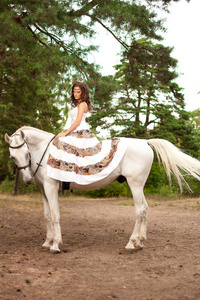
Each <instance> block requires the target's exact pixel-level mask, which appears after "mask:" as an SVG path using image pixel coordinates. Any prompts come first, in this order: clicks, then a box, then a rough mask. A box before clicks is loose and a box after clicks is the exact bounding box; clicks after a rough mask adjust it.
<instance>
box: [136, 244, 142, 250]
mask: <svg viewBox="0 0 200 300" xmlns="http://www.w3.org/2000/svg"><path fill="white" fill-rule="evenodd" d="M134 248H135V250H142V248H143V246H140V245H134Z"/></svg>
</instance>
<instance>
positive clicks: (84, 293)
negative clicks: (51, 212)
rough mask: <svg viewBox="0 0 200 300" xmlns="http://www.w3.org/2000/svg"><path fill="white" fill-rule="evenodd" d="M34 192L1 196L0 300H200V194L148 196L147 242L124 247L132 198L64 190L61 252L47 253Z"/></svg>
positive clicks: (40, 207)
mask: <svg viewBox="0 0 200 300" xmlns="http://www.w3.org/2000/svg"><path fill="white" fill-rule="evenodd" d="M37 197H38V198H37ZM37 197H36V196H17V197H12V196H9V195H0V241H1V246H0V299H6V300H12V299H28V300H31V299H37V300H40V299H45V300H46V299H55V300H60V299H67V300H68V299H69V300H85V299H88V300H104V299H105V300H106V299H107V300H108V299H121V300H126V299H127V300H132V299H133V300H134V299H137V300H138V299H146V300H150V299H162V300H165V299H181V300H184V299H200V204H199V199H197V198H196V199H172V200H165V201H164V200H158V199H148V203H149V206H150V207H149V222H148V238H147V241H146V242H145V247H144V248H143V250H140V251H136V252H126V251H125V250H124V247H125V245H126V243H127V242H128V239H129V237H130V235H131V232H132V229H133V225H134V221H135V215H134V206H133V205H131V204H132V202H130V199H109V200H100V199H99V200H88V199H86V200H81V199H80V198H78V199H77V198H76V197H74V196H71V195H69V196H68V197H65V200H64V198H61V200H60V211H61V228H62V236H63V244H62V245H61V253H60V254H51V253H50V252H49V251H47V250H44V249H43V248H42V247H41V245H42V243H43V242H44V238H45V233H46V228H45V223H44V219H43V204H42V201H41V200H40V198H41V197H40V196H39V195H38V196H37Z"/></svg>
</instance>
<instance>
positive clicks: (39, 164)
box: [9, 133, 57, 178]
mask: <svg viewBox="0 0 200 300" xmlns="http://www.w3.org/2000/svg"><path fill="white" fill-rule="evenodd" d="M15 135H19V134H18V133H14V134H13V135H12V136H11V137H13V136H15ZM56 136H57V135H54V136H53V137H52V139H51V140H50V141H49V143H48V144H47V146H46V149H45V151H44V153H43V155H42V157H41V159H40V161H39V163H36V164H37V168H36V170H35V172H34V173H33V176H32V178H33V177H35V175H36V173H37V171H38V169H39V167H42V165H41V162H42V160H43V158H44V156H45V154H46V151H47V149H48V147H49V145H50V143H51V142H52V141H53V140H54V138H55V137H56ZM25 144H26V146H27V148H28V156H29V162H28V164H27V165H25V166H22V167H18V166H17V165H16V163H15V162H14V160H13V158H12V157H11V158H12V160H13V162H14V164H15V166H16V168H17V169H18V170H25V169H26V168H29V169H30V168H31V153H30V151H29V147H28V144H27V142H26V140H25V139H24V141H23V143H22V144H20V145H18V146H10V145H9V148H12V149H20V148H21V147H23V146H24V145H25Z"/></svg>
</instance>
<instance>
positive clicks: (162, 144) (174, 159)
mask: <svg viewBox="0 0 200 300" xmlns="http://www.w3.org/2000/svg"><path fill="white" fill-rule="evenodd" d="M147 142H148V144H149V146H151V147H152V148H153V149H154V150H155V152H156V154H157V157H158V161H159V163H160V162H162V164H163V166H164V169H165V171H166V173H167V176H168V178H169V181H170V183H171V172H173V173H174V175H175V177H176V179H177V181H178V184H179V187H180V190H181V192H182V190H183V189H182V184H184V185H185V186H186V187H187V189H188V190H189V191H190V192H192V191H191V189H190V187H189V185H188V183H187V182H186V180H185V178H184V175H192V176H193V177H195V178H196V179H198V180H199V181H200V161H199V160H197V159H195V158H193V157H191V156H189V155H187V154H185V153H183V152H182V151H181V150H180V149H179V148H177V147H176V146H174V145H173V144H172V143H170V142H168V141H166V140H163V139H150V140H148V141H147ZM181 171H183V172H182V173H183V174H182V173H181Z"/></svg>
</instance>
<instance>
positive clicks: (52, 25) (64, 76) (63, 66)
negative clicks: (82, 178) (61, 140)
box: [0, 0, 166, 176]
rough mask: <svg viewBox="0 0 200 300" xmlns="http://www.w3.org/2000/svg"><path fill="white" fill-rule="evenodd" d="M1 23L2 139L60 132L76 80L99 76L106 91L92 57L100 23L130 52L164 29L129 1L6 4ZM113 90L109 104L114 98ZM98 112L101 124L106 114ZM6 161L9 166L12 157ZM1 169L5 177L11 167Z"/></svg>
mask: <svg viewBox="0 0 200 300" xmlns="http://www.w3.org/2000/svg"><path fill="white" fill-rule="evenodd" d="M163 1H164V0H163ZM150 2H151V1H150ZM164 2H166V1H164ZM150 4H151V3H150ZM0 22H1V28H0V61H1V65H0V109H1V111H2V115H1V121H0V138H1V140H3V135H4V134H5V132H8V133H12V132H14V131H15V130H16V129H17V128H18V127H19V126H21V125H24V124H26V125H32V126H37V127H39V128H41V129H44V130H48V131H52V132H57V131H59V130H61V128H62V126H63V124H64V121H65V120H64V115H63V114H61V108H62V111H63V110H66V111H67V106H66V107H64V105H65V103H66V100H67V99H68V97H69V92H68V91H69V86H70V85H71V82H72V80H73V79H74V78H80V77H82V78H83V79H84V80H88V82H89V80H90V79H91V78H93V77H95V76H97V77H98V78H99V79H98V80H99V81H100V82H99V83H98V84H97V85H98V86H99V87H102V84H103V81H104V79H100V74H98V70H99V69H98V67H97V66H95V65H94V64H92V63H89V62H88V54H89V53H91V51H94V50H96V49H97V47H96V46H94V45H91V42H90V39H91V38H92V37H94V36H95V24H96V23H98V24H101V26H103V27H104V28H105V29H106V30H108V31H109V32H110V33H111V34H112V35H113V36H114V37H115V38H116V39H117V40H118V41H119V43H121V45H122V46H123V47H124V48H125V49H126V50H127V51H128V50H129V49H130V46H129V41H130V40H132V39H133V38H134V37H136V36H143V37H146V38H150V39H158V40H159V39H161V37H160V35H158V34H157V29H162V24H161V23H162V22H161V21H159V20H156V14H155V13H154V12H151V11H149V10H148V9H147V8H146V7H145V5H139V4H137V2H136V1H132V2H130V1H126V0H117V1H116V0H102V1H97V0H91V1H87V0H78V1H77V0H72V1H71V0H70V1H69V0H66V1H60V0H45V1H40V0H33V1H29V0H1V2H0ZM127 33H128V35H127ZM126 36H128V39H127V38H126ZM88 40H89V42H88ZM84 43H85V44H86V45H85V46H84ZM87 44H88V45H87ZM109 80H110V79H109ZM97 85H96V86H97ZM104 85H105V81H104ZM112 86H113V85H112V84H111V91H107V96H106V98H107V99H110V96H109V95H111V94H113V87H112ZM107 89H108V88H107ZM107 89H106V90H107ZM97 91H98V89H97V90H96V95H97ZM98 93H99V92H98ZM95 97H96V96H95ZM95 99H97V98H95ZM98 99H103V97H102V96H101V97H100V98H98ZM95 101H96V100H95ZM109 101H110V100H108V102H109ZM99 105H103V104H102V103H99ZM96 107H97V106H96ZM96 113H97V116H98V120H100V118H101V109H96ZM103 116H106V114H105V110H104V115H103ZM96 119H97V118H96ZM92 122H94V119H93V121H92ZM101 124H102V122H100V121H99V125H101ZM93 126H94V125H93ZM2 148H3V149H5V145H4V144H3V142H2ZM2 151H4V150H2ZM6 153H7V152H6ZM1 154H2V153H1ZM2 156H3V157H4V161H6V160H7V156H8V154H7V156H5V155H4V153H3V154H2ZM0 165H1V168H3V169H1V170H0V171H1V174H5V173H6V172H7V171H6V170H7V166H6V165H5V164H2V163H1V164H0ZM3 176H4V175H3Z"/></svg>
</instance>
